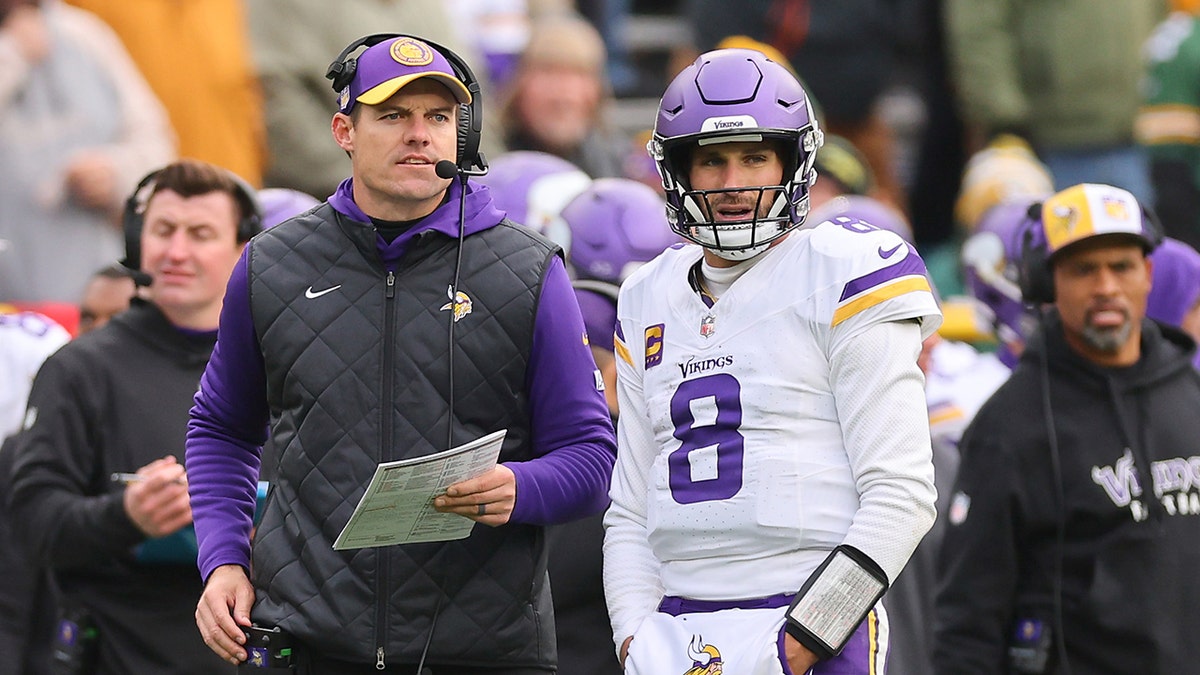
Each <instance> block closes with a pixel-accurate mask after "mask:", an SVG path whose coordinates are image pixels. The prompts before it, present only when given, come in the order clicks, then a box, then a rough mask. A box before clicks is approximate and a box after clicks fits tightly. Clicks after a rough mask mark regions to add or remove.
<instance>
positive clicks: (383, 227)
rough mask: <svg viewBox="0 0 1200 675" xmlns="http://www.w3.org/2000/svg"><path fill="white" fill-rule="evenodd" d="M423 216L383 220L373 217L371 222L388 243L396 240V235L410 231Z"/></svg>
mask: <svg viewBox="0 0 1200 675" xmlns="http://www.w3.org/2000/svg"><path fill="white" fill-rule="evenodd" d="M421 220H422V219H421V218H413V219H412V220H382V219H380V218H371V224H372V225H374V226H375V231H376V232H378V233H379V236H381V237H383V240H384V241H386V242H387V243H389V244H390V243H392V242H393V241H396V237H399V236H400V235H402V234H404V233H405V232H408V231H409V230H410V229H412V226H413V225H416V224H417V223H418V222H420V221H421Z"/></svg>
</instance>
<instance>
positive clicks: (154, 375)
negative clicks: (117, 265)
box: [11, 301, 233, 675]
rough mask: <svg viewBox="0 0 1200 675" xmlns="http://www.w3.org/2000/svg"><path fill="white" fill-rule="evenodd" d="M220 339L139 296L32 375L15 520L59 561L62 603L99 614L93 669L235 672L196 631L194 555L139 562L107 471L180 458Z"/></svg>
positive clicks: (49, 561)
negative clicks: (179, 560) (181, 560)
mask: <svg viewBox="0 0 1200 675" xmlns="http://www.w3.org/2000/svg"><path fill="white" fill-rule="evenodd" d="M215 339H216V335H215V332H214V333H211V334H202V335H196V334H192V333H185V332H181V331H179V330H177V329H176V328H174V327H173V326H172V325H171V324H170V323H169V322H168V321H167V319H166V317H164V316H163V314H162V313H161V312H160V311H159V310H158V308H157V307H155V306H154V305H152V304H149V303H144V302H140V301H135V302H134V305H133V307H132V308H131V309H130V310H129V311H128V312H126V313H124V314H122V315H119V316H117V317H115V318H114V319H113V320H112V321H111V322H110V323H109V324H108V325H107V326H105V327H104V328H101V329H99V330H97V331H95V332H93V333H89V334H87V335H84V336H82V337H80V338H79V339H77V340H75V341H73V342H71V343H69V344H67V345H66V346H64V347H63V348H62V349H60V350H59V351H58V352H57V353H55V354H54V355H53V356H51V357H50V358H49V359H48V360H47V361H46V363H45V364H44V365H43V366H42V369H41V370H40V371H39V372H38V376H37V379H35V380H34V383H33V389H32V391H31V392H30V395H29V410H30V415H32V416H33V417H34V418H35V421H34V423H33V425H32V427H30V428H28V429H27V430H26V431H25V432H23V433H22V434H21V435H20V436H19V437H18V438H19V442H18V447H17V456H16V464H15V467H14V473H13V491H12V500H11V506H12V514H13V525H14V528H15V529H16V530H17V531H18V536H20V538H21V539H22V540H23V541H24V542H25V543H26V544H28V546H29V549H30V551H31V553H32V555H33V556H34V557H35V558H36V560H37V561H38V562H39V564H41V565H45V566H48V567H50V568H52V570H53V573H54V577H55V580H56V581H57V583H58V586H59V588H60V589H61V591H62V603H63V604H64V605H69V606H71V607H75V608H81V609H84V610H86V611H87V612H88V613H90V614H91V615H92V617H93V619H94V621H95V622H96V625H97V628H98V629H99V636H100V637H99V641H100V652H99V658H100V661H99V667H98V670H97V671H96V672H97V673H100V674H105V673H112V674H114V675H117V674H120V675H141V674H143V673H144V674H146V675H152V674H153V675H160V674H166V673H178V674H194V675H208V674H211V673H221V672H230V673H232V672H233V668H232V666H230V665H229V664H225V663H223V662H222V661H221V660H220V659H219V658H218V657H217V656H216V655H215V654H214V653H213V652H212V651H211V650H210V649H209V648H208V647H206V646H205V645H204V643H203V641H202V640H201V638H200V633H199V631H198V630H197V628H196V621H195V610H196V603H197V601H198V600H199V599H200V593H201V590H202V586H201V583H200V576H199V574H198V572H197V570H196V565H195V562H194V561H192V562H190V563H186V564H162V563H155V564H151V563H142V562H139V561H138V558H137V557H136V554H135V548H136V547H137V546H138V545H139V544H142V543H143V542H144V540H145V536H144V535H143V534H142V532H141V531H140V530H139V529H138V528H137V527H136V526H135V525H134V524H133V522H132V521H131V520H130V519H129V517H128V516H127V515H126V514H125V510H124V506H123V504H122V498H123V489H124V488H123V487H122V486H121V485H120V484H114V483H113V482H112V481H111V480H110V478H109V477H110V475H111V474H112V473H113V472H118V471H119V472H133V471H136V470H137V469H138V468H139V467H141V466H144V465H145V464H147V463H149V462H151V461H153V460H155V459H158V458H161V457H163V456H165V455H167V454H172V455H175V456H176V457H177V458H178V459H179V460H180V461H181V462H182V461H183V456H184V452H183V449H184V448H183V444H184V436H185V434H186V431H187V419H188V410H189V408H190V407H191V404H192V396H193V394H195V392H196V387H197V385H198V384H199V381H200V375H201V373H202V372H203V371H204V366H205V364H206V363H207V362H208V357H209V355H210V354H211V353H212V347H213V344H214V342H215Z"/></svg>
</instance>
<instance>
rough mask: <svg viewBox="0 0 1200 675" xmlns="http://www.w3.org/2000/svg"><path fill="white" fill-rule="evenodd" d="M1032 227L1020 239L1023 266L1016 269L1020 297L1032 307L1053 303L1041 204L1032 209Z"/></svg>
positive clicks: (1051, 280) (1030, 209) (1030, 211)
mask: <svg viewBox="0 0 1200 675" xmlns="http://www.w3.org/2000/svg"><path fill="white" fill-rule="evenodd" d="M1028 215H1029V226H1028V227H1026V228H1025V231H1024V232H1023V233H1022V236H1021V264H1020V265H1018V266H1017V270H1018V273H1019V274H1018V283H1019V285H1020V287H1021V297H1022V298H1024V300H1025V302H1026V303H1028V304H1031V305H1035V306H1037V305H1041V304H1045V303H1050V302H1054V278H1053V277H1052V276H1051V275H1050V266H1049V264H1048V256H1047V255H1046V236H1045V232H1044V231H1043V229H1042V228H1043V227H1044V225H1043V224H1042V202H1035V203H1034V204H1031V205H1030V206H1029V213H1028Z"/></svg>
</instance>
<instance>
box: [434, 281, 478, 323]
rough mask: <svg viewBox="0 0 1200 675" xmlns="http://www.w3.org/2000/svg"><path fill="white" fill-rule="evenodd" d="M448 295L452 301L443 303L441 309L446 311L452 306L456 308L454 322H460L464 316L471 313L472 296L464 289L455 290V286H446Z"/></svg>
mask: <svg viewBox="0 0 1200 675" xmlns="http://www.w3.org/2000/svg"><path fill="white" fill-rule="evenodd" d="M446 297H447V298H450V302H447V303H446V304H444V305H442V306H441V308H440V311H442V312H444V311H446V310H448V309H450V308H451V307H453V308H454V323H458V322H459V321H461V320H462V318H463V317H464V316H466V315H468V314H470V313H471V298H469V297H468V296H467V294H466V293H463V292H462V291H458V292H457V293H455V292H454V287H453V286H447V287H446Z"/></svg>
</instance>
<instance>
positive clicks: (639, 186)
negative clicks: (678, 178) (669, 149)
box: [561, 178, 679, 286]
mask: <svg viewBox="0 0 1200 675" xmlns="http://www.w3.org/2000/svg"><path fill="white" fill-rule="evenodd" d="M561 215H562V219H563V221H564V222H566V224H567V226H568V227H569V228H571V254H570V260H571V265H572V266H573V268H574V269H575V275H576V277H577V278H579V279H594V280H596V281H605V282H608V283H611V284H616V285H618V286H619V285H621V282H623V281H625V279H626V278H627V277H628V276H629V275H630V274H632V273H633V271H634V270H636V269H637V268H638V267H640V266H641V265H642V264H644V263H646V262H648V261H650V260H652V259H653V258H654V257H655V256H657V255H658V254H659V253H662V252H663V251H664V250H665V249H666V248H667V247H669V246H671V245H672V244H676V243H679V238H678V237H676V236H675V233H674V232H672V231H671V229H670V228H669V227H667V217H666V210H665V209H664V205H663V199H662V197H661V196H659V194H658V192H656V191H655V190H654V189H653V188H651V187H649V186H647V185H645V184H643V183H639V182H638V181H635V180H632V179H629V178H597V179H596V180H594V181H592V184H591V185H590V186H589V187H588V188H587V189H586V190H584V191H583V192H581V193H580V194H579V195H578V196H577V197H575V198H574V199H572V200H571V202H570V203H569V204H567V205H566V206H565V207H564V208H563V210H562V214H561Z"/></svg>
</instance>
